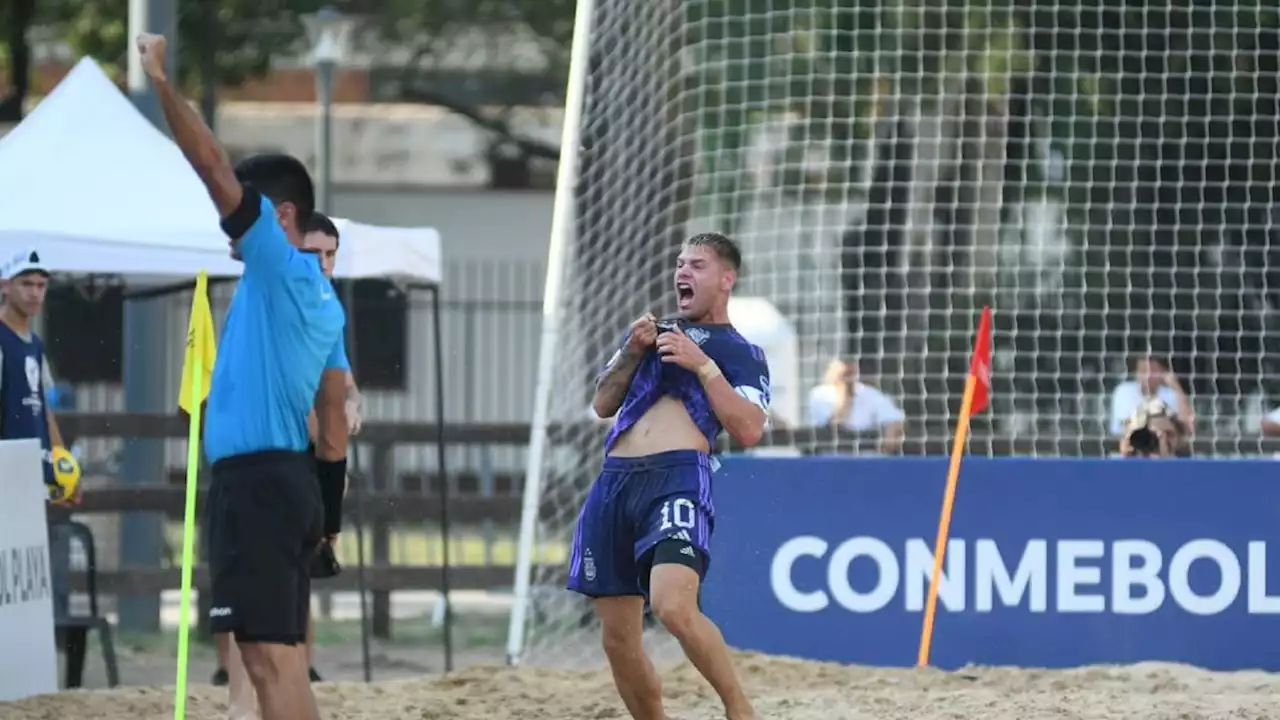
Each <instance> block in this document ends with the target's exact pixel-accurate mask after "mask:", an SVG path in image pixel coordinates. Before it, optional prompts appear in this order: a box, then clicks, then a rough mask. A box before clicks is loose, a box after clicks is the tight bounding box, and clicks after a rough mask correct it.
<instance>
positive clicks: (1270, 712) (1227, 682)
mask: <svg viewBox="0 0 1280 720" xmlns="http://www.w3.org/2000/svg"><path fill="white" fill-rule="evenodd" d="M738 660H739V663H740V667H741V669H742V674H743V678H744V680H745V682H746V685H747V686H748V689H749V691H750V692H751V694H752V695H753V696H754V697H755V698H757V710H758V711H759V712H760V716H761V717H762V718H777V719H779V720H839V719H845V718H847V719H849V720H855V719H857V720H861V719H864V718H865V719H868V720H869V719H870V718H876V719H877V720H891V719H894V718H903V719H906V718H910V719H911V720H941V719H942V718H977V719H981V720H1036V719H1038V718H1080V719H1082V720H1092V719H1097V720H1103V719H1106V720H1121V719H1123V720H1137V719H1145V718H1162V719H1163V718H1168V719H1170V720H1173V719H1175V718H1176V719H1179V720H1190V719H1193V718H1259V719H1260V718H1265V717H1277V716H1280V708H1278V707H1277V706H1280V676H1277V675H1271V674H1267V673H1260V672H1237V673H1211V672H1207V671H1203V670H1198V669H1194V668H1190V667H1185V666H1180V665H1168V664H1143V665H1135V666H1125V667H1095V668H1083V669H1078V670H1065V671H1063V670H1023V669H1007V668H967V669H964V670H961V671H958V672H951V673H944V672H941V671H937V670H925V671H917V670H903V669H879V668H865V667H844V666H838V665H830V664H822V663H815V662H808V661H801V660H793V659H787V658H777V657H769V656H763V655H757V654H749V653H744V654H740V655H739V656H738ZM663 675H664V695H665V697H666V698H667V701H668V712H669V713H670V714H671V716H672V718H673V720H710V719H711V718H723V714H722V713H720V712H719V703H718V701H717V700H716V698H715V696H714V695H713V693H712V692H711V689H710V688H709V687H708V686H707V685H706V684H705V683H704V682H703V681H702V680H701V679H700V678H699V677H698V675H697V673H696V672H694V671H693V669H692V668H691V667H689V666H688V665H685V664H680V665H676V666H674V667H670V668H667V669H665V670H664V672H663ZM316 694H317V697H318V699H319V703H320V707H321V712H322V716H323V717H324V718H326V720H364V719H366V718H367V719H369V720H410V719H412V720H445V719H446V718H448V719H451V720H605V719H608V718H625V717H626V715H625V713H624V711H623V708H622V705H621V703H620V702H619V701H618V699H617V696H616V695H615V694H614V690H613V684H612V680H611V679H610V677H609V675H608V673H607V672H604V671H600V670H581V671H569V670H552V669H541V668H520V669H511V668H505V667H472V668H468V669H465V670H462V671H459V672H456V673H454V674H452V675H449V676H447V677H441V676H439V675H433V676H424V677H419V678H409V679H399V680H388V681H383V682H376V683H373V684H369V685H364V684H361V683H352V682H336V683H323V684H320V685H317V686H316ZM224 699H225V692H224V691H223V690H221V689H218V688H213V687H209V686H199V687H196V688H195V689H193V691H192V692H191V701H190V704H189V706H188V707H189V711H188V715H187V717H190V718H193V720H215V719H216V720H222V719H223V718H225V717H226V711H225V706H224ZM172 717H173V710H172V691H171V690H170V689H169V688H166V687H162V686H147V687H128V688H119V689H115V690H86V691H77V692H64V693H59V694H56V695H46V696H41V697H35V698H29V699H27V700H24V701H21V702H17V703H11V704H4V703H0V718H3V719H4V720H66V719H67V718H76V719H80V718H84V719H88V718H100V719H101V720H161V719H162V718H163V719H166V720H167V719H168V718H172Z"/></svg>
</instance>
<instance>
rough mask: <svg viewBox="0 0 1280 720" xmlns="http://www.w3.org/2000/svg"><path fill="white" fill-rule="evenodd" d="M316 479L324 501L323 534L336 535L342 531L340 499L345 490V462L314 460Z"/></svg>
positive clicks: (344, 459) (344, 460)
mask: <svg viewBox="0 0 1280 720" xmlns="http://www.w3.org/2000/svg"><path fill="white" fill-rule="evenodd" d="M316 479H317V480H318V481H319V482H320V497H321V499H322V500H323V501H324V534H325V535H337V534H338V533H339V532H341V530H342V499H343V495H344V494H345V492H346V489H347V460H346V458H343V459H342V460H336V461H331V460H321V459H319V458H317V459H316Z"/></svg>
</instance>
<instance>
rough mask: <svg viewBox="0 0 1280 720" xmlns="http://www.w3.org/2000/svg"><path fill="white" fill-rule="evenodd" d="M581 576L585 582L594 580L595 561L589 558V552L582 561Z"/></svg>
mask: <svg viewBox="0 0 1280 720" xmlns="http://www.w3.org/2000/svg"><path fill="white" fill-rule="evenodd" d="M582 574H583V576H584V577H586V578H587V580H595V579H596V559H595V558H593V557H591V551H590V550H588V551H587V552H586V557H585V558H583V560H582Z"/></svg>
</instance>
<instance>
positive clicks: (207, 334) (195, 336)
mask: <svg viewBox="0 0 1280 720" xmlns="http://www.w3.org/2000/svg"><path fill="white" fill-rule="evenodd" d="M214 343H215V341H214V337H213V312H212V311H210V309H209V277H208V276H207V275H206V274H205V272H204V271H203V270H201V271H200V274H199V275H196V291H195V295H194V296H193V297H192V298H191V321H190V324H189V325H188V326H187V350H186V353H184V354H183V358H182V388H181V389H180V390H179V395H178V407H180V408H182V409H183V410H184V411H186V413H187V415H188V416H190V418H191V424H190V426H189V428H188V431H187V506H186V513H185V517H184V519H183V524H182V598H181V602H180V604H179V610H178V674H177V677H176V678H175V680H174V684H173V685H174V688H173V717H174V720H183V717H184V716H185V715H186V712H187V655H188V653H189V652H190V648H189V645H188V641H189V639H190V634H191V571H192V565H193V563H194V561H195V558H194V556H195V542H196V538H195V535H196V489H197V484H198V478H199V476H200V405H201V403H203V402H204V400H205V398H207V397H209V382H210V381H211V380H212V378H213V362H214V359H215V358H216V350H215V347H214Z"/></svg>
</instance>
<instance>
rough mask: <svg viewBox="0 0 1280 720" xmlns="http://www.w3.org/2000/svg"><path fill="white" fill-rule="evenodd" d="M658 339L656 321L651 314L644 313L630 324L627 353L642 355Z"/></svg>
mask: <svg viewBox="0 0 1280 720" xmlns="http://www.w3.org/2000/svg"><path fill="white" fill-rule="evenodd" d="M657 339H658V319H657V318H655V317H654V316H653V313H645V314H644V315H641V316H640V317H638V318H636V321H635V322H633V323H631V335H629V336H628V337H627V352H628V353H629V354H630V355H632V356H636V355H643V354H644V353H645V351H646V350H648V349H649V348H651V347H653V344H654V342H656V341H657Z"/></svg>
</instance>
